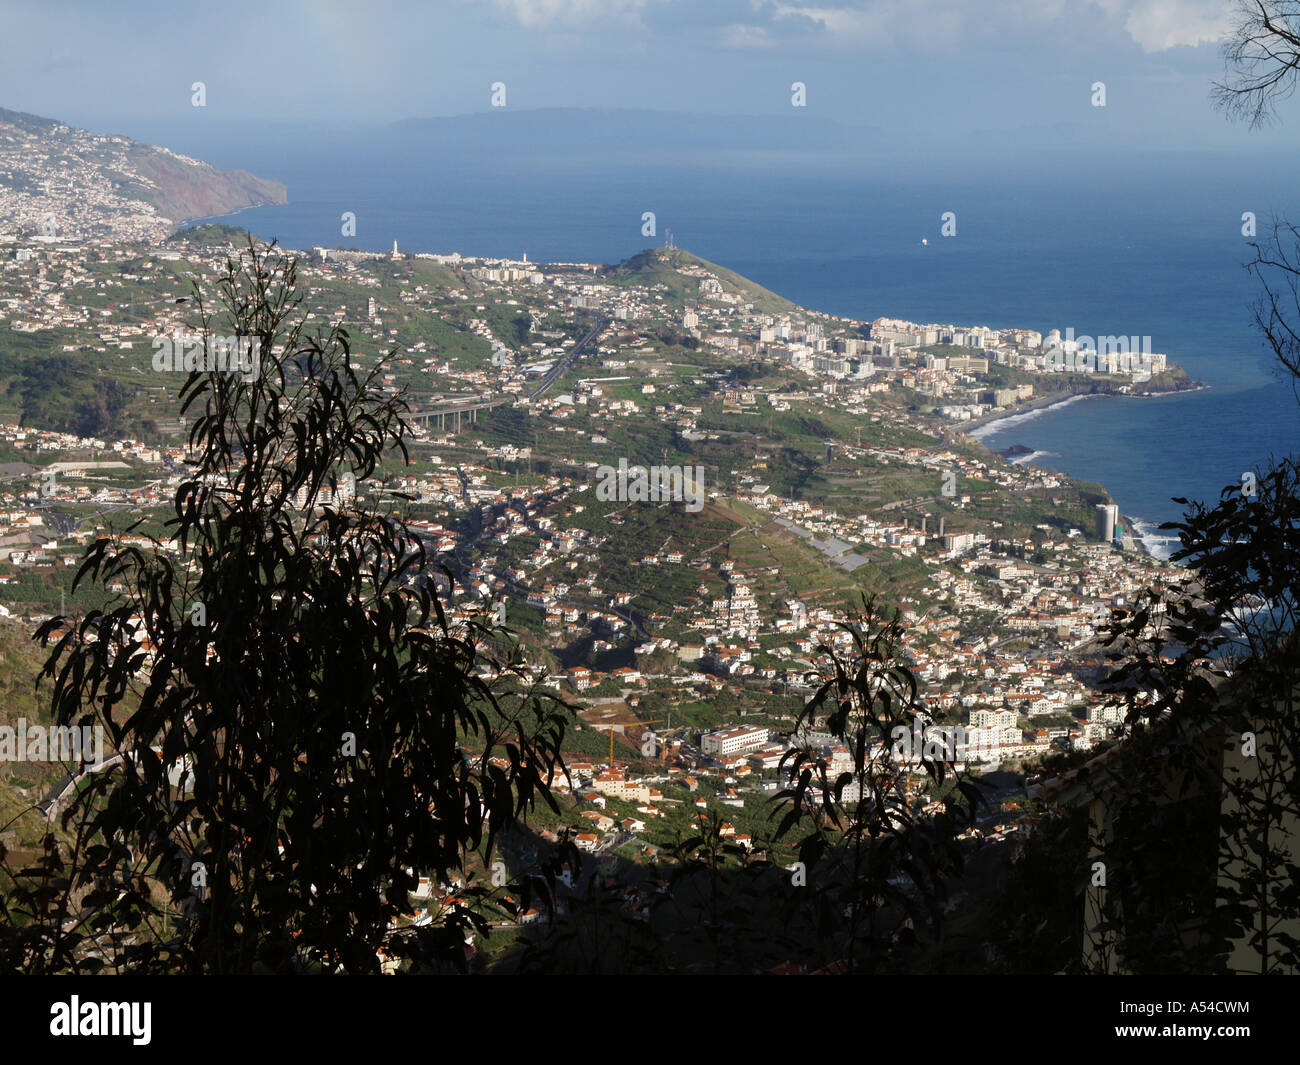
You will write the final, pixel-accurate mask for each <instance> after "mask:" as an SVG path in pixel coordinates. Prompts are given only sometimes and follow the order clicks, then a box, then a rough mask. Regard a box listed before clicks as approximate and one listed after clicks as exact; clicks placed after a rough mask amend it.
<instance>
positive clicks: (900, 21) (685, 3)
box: [492, 0, 1233, 53]
mask: <svg viewBox="0 0 1300 1065" xmlns="http://www.w3.org/2000/svg"><path fill="white" fill-rule="evenodd" d="M492 2H493V6H494V8H495V10H496V11H497V12H498V13H500V14H502V15H504V16H506V17H508V18H512V19H514V20H515V21H517V22H518V23H519V24H521V25H522V26H524V27H525V28H528V29H534V30H542V29H548V28H552V29H568V30H572V29H579V28H582V29H586V28H594V27H597V26H602V27H609V28H615V27H622V28H626V29H635V30H638V31H640V32H649V33H651V34H661V35H664V36H669V35H672V34H680V33H683V32H705V33H709V34H712V35H714V36H715V37H716V39H717V40H718V42H719V43H721V44H722V45H724V46H728V47H735V48H759V49H773V48H780V47H782V46H785V45H789V44H793V43H800V44H802V43H806V42H807V41H808V40H809V39H812V38H821V39H822V40H823V42H824V43H826V44H829V45H833V46H844V47H850V48H856V49H866V50H874V49H902V48H907V49H912V50H916V51H924V52H930V51H941V50H949V49H952V48H961V47H963V46H966V45H969V44H970V43H971V42H972V41H975V40H984V41H988V40H991V39H994V38H996V39H999V40H1014V39H1016V38H1020V37H1027V36H1034V35H1036V34H1038V33H1041V32H1042V31H1043V30H1045V29H1047V28H1049V27H1050V28H1054V29H1055V31H1058V32H1060V33H1062V34H1065V35H1067V36H1071V35H1072V34H1073V32H1074V31H1073V30H1072V29H1071V27H1074V28H1075V29H1078V28H1079V27H1082V26H1093V25H1096V24H1097V23H1098V22H1099V21H1100V23H1101V24H1103V25H1107V24H1108V25H1109V26H1110V27H1111V32H1113V33H1116V34H1124V35H1126V36H1128V37H1129V38H1131V39H1132V40H1133V42H1135V43H1136V44H1137V45H1138V46H1139V47H1141V48H1142V49H1143V51H1145V52H1148V53H1150V52H1161V51H1166V50H1168V49H1170V48H1176V47H1179V46H1184V45H1190V46H1197V45H1201V44H1208V43H1213V42H1215V41H1217V40H1219V39H1220V38H1221V37H1222V36H1223V35H1224V34H1225V33H1226V32H1227V30H1228V28H1229V24H1230V15H1231V11H1232V6H1233V5H1232V0H984V2H981V3H979V4H972V3H971V2H970V0H813V2H811V3H799V2H797V0H796V2H793V3H792V2H790V0H707V2H704V0H492ZM1063 39H1064V38H1063Z"/></svg>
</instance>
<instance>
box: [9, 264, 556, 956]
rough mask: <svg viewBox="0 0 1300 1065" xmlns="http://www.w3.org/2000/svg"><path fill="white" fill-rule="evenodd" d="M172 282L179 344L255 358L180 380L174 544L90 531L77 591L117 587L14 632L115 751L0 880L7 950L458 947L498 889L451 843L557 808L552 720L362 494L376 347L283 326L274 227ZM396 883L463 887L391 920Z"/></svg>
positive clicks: (418, 554)
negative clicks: (202, 273) (192, 341)
mask: <svg viewBox="0 0 1300 1065" xmlns="http://www.w3.org/2000/svg"><path fill="white" fill-rule="evenodd" d="M194 290H195V299H194V305H195V307H196V308H197V312H198V315H199V326H200V330H199V332H200V335H201V336H202V337H204V343H205V349H207V350H209V351H210V350H211V348H212V338H213V337H215V336H227V335H230V334H232V333H233V334H235V335H238V336H241V337H244V338H248V339H249V340H250V341H252V342H254V343H255V344H256V348H255V349H254V351H255V353H256V356H257V357H256V358H255V359H251V360H250V359H248V358H247V356H248V355H249V354H253V353H251V352H250V353H246V361H245V362H244V363H243V364H242V365H241V369H240V370H239V371H238V372H233V373H232V372H225V371H222V370H219V369H218V370H206V371H196V372H194V373H192V374H191V375H190V377H189V378H188V380H187V381H186V384H185V387H184V389H183V391H182V401H183V406H182V413H186V414H188V415H189V416H190V417H191V418H192V419H193V421H192V427H191V430H190V434H189V443H190V451H191V457H190V459H189V462H190V465H191V467H192V472H191V474H190V475H189V476H188V477H187V478H186V480H185V481H184V483H183V484H182V485H181V486H180V487H179V489H178V490H177V492H176V497H175V517H174V518H173V519H171V521H170V522H169V527H170V531H171V536H172V538H173V540H174V544H175V554H173V553H171V552H169V551H168V550H167V549H166V548H165V546H164V545H163V544H162V543H161V542H159V541H157V540H153V541H152V546H151V547H149V548H141V547H138V546H135V545H133V544H128V543H124V542H123V541H122V540H121V539H118V538H103V539H100V540H98V541H97V542H95V543H94V544H92V545H91V546H90V547H89V548H88V549H87V554H86V558H85V560H84V561H83V563H82V565H81V568H80V570H79V571H78V574H77V583H80V582H81V581H91V582H96V583H102V584H105V585H109V584H119V583H120V584H121V585H122V586H123V587H124V589H125V590H124V591H123V592H122V594H121V596H120V597H119V599H118V600H117V601H116V604H115V605H114V606H112V608H110V609H105V610H104V611H94V612H92V613H90V614H89V615H88V616H86V617H85V618H83V619H81V620H79V621H78V622H76V623H75V624H74V625H72V626H71V627H70V628H67V629H64V628H63V619H57V618H56V619H53V620H52V621H50V622H49V623H47V624H45V625H43V626H42V627H41V629H40V630H39V632H38V633H37V636H38V637H39V638H41V639H42V640H44V641H46V642H49V641H50V640H51V639H57V644H56V645H55V646H54V648H53V650H52V651H51V653H50V655H49V659H48V662H47V663H46V667H45V675H46V676H48V677H51V678H53V682H54V683H53V692H52V707H53V711H54V715H55V717H56V719H57V721H58V722H60V723H73V722H84V723H86V724H97V725H102V726H103V728H104V729H105V731H106V733H107V735H108V737H109V738H110V744H111V746H112V747H113V748H115V749H116V750H117V751H119V752H121V753H122V754H123V756H124V757H123V758H122V759H121V760H119V761H117V762H116V763H115V764H113V765H111V766H110V767H108V768H105V769H103V770H101V771H98V772H92V773H89V774H88V775H87V776H86V778H85V780H84V782H83V786H82V787H81V789H80V790H79V791H77V792H76V793H75V794H74V795H73V797H72V798H71V800H70V803H69V805H68V808H67V809H66V811H65V812H64V813H63V815H62V818H63V824H64V826H65V828H67V829H69V831H70V832H71V833H72V842H71V844H64V843H62V842H60V841H59V840H58V839H57V838H56V836H55V835H54V834H53V833H51V834H50V835H49V836H48V838H47V841H46V854H45V857H44V859H43V860H42V861H41V862H39V863H37V864H36V865H35V866H33V867H32V868H30V869H28V870H23V871H19V872H18V873H16V874H13V876H14V883H13V885H12V888H13V890H12V891H11V892H10V895H9V901H8V902H7V903H6V904H5V909H4V912H3V914H2V915H0V917H2V919H0V949H4V954H5V956H4V959H3V960H4V963H5V967H6V968H8V969H23V970H27V971H69V970H71V971H93V970H95V969H97V968H100V967H102V966H104V965H109V966H112V967H114V968H116V969H118V970H136V971H139V970H144V971H186V972H194V971H206V972H218V973H232V972H250V971H274V972H283V971H304V970H306V971H323V972H334V971H348V972H371V971H377V970H378V969H379V968H380V957H379V953H378V952H379V951H380V950H381V949H382V950H383V951H384V952H385V956H386V957H389V958H397V959H401V958H413V959H417V960H420V961H429V962H441V963H450V964H459V965H461V966H463V965H464V964H465V941H466V936H467V933H468V932H470V931H472V930H474V929H478V930H480V931H481V930H484V929H486V927H487V916H486V914H487V913H488V912H490V910H491V909H492V907H493V906H494V905H495V904H496V903H500V904H501V905H502V906H505V905H506V904H505V903H504V900H503V896H504V893H505V891H506V889H507V886H505V885H493V884H487V883H484V882H482V881H481V880H478V879H476V878H475V877H474V876H473V875H472V868H477V867H478V866H477V864H476V863H471V862H470V861H469V859H470V858H471V857H472V856H473V854H474V852H476V851H477V853H478V857H479V858H484V859H486V857H487V856H488V855H489V854H490V853H491V850H492V845H493V841H494V837H495V835H496V834H497V833H499V832H500V831H501V830H502V829H503V828H505V827H506V826H508V825H510V824H512V823H513V822H514V821H515V819H516V818H517V816H518V815H520V814H521V813H522V812H523V811H524V810H525V809H527V808H528V807H529V806H530V805H531V804H533V803H534V802H535V801H536V800H537V799H539V798H541V799H542V800H544V801H546V802H548V803H550V804H551V805H552V806H554V801H553V800H552V799H551V796H550V792H549V785H550V783H551V781H552V780H553V777H554V773H555V772H556V771H557V770H562V769H563V764H562V762H561V761H560V753H559V752H560V744H561V740H562V737H563V733H564V727H565V720H566V716H567V712H566V711H565V709H564V708H563V707H562V705H561V704H559V703H558V701H556V700H554V699H552V698H551V697H549V696H545V695H540V694H538V693H537V692H536V690H535V688H534V687H533V686H532V684H531V677H530V675H529V673H528V670H527V669H526V668H525V667H524V665H523V664H522V662H521V660H520V658H519V656H518V654H517V648H516V647H515V646H514V645H513V643H511V642H510V641H509V640H505V639H504V634H503V633H502V632H501V631H499V630H497V629H495V628H494V627H491V626H489V625H488V624H486V622H484V621H483V620H481V619H476V618H471V619H470V621H469V622H468V623H463V624H460V623H453V621H452V620H450V619H449V617H448V615H447V614H446V612H445V611H444V609H443V606H442V604H441V603H440V601H439V600H438V597H437V593H436V585H435V584H434V582H433V581H432V580H431V579H430V573H429V570H430V566H431V560H430V559H429V558H428V557H427V556H426V554H425V550H424V547H423V545H422V543H421V541H420V540H419V538H418V537H416V536H414V535H412V534H411V532H410V531H409V530H408V528H407V527H406V525H405V523H404V521H403V520H402V519H401V518H400V517H395V516H392V515H391V514H389V513H386V512H380V511H378V510H375V509H371V508H370V507H369V506H368V505H367V504H366V502H365V498H366V493H365V486H366V480H367V478H369V477H370V476H371V475H372V474H373V473H374V472H375V470H376V468H377V466H378V464H379V463H380V461H381V459H383V458H384V457H385V455H386V454H387V453H389V452H392V453H395V454H397V455H400V456H401V457H402V458H403V459H406V448H405V444H404V441H403V436H404V432H405V429H406V424H405V422H404V420H403V417H402V413H403V411H404V409H405V405H404V402H403V400H402V399H401V398H400V397H396V398H395V397H391V396H389V395H387V394H386V393H385V392H384V390H383V389H382V388H380V387H379V386H380V383H381V374H382V372H383V370H384V366H385V364H386V363H387V362H388V359H379V360H376V363H375V365H374V366H373V367H372V368H371V369H370V370H369V371H365V372H362V371H359V370H358V369H357V368H355V367H354V366H353V364H352V361H351V358H350V354H349V339H348V335H347V333H346V331H344V330H343V329H341V328H337V327H335V328H333V329H331V330H330V331H329V332H328V333H321V332H319V331H318V332H317V333H316V334H315V335H309V334H308V333H307V330H306V319H305V315H303V314H302V313H300V312H299V303H300V300H301V297H300V295H299V294H298V287H297V277H296V268H295V262H294V260H293V259H292V258H288V257H285V256H282V255H280V254H279V253H276V252H275V250H274V246H272V247H270V248H266V249H259V248H258V247H257V246H256V245H254V244H253V242H252V241H251V240H250V242H249V246H248V249H247V251H246V252H243V253H241V254H240V256H239V257H238V261H232V260H227V263H226V268H225V272H224V273H223V274H222V275H221V276H220V278H219V279H218V281H217V282H216V290H217V292H216V307H215V308H211V309H210V307H209V303H208V297H207V294H206V293H204V292H203V291H202V290H201V289H200V287H199V285H198V284H197V283H195V285H194ZM213 361H215V360H213ZM249 361H252V362H254V364H255V365H254V366H253V367H249V365H248V362H249ZM211 364H212V363H211V362H209V363H208V365H211ZM353 487H355V488H356V489H358V491H357V492H356V494H355V496H353V494H352V492H351V491H349V489H352V488H353ZM340 489H342V491H340ZM74 587H75V584H74ZM419 875H427V876H429V877H430V878H432V879H433V880H434V882H435V883H438V884H447V883H449V881H450V879H451V878H452V877H453V876H457V875H459V876H460V877H463V878H464V882H463V883H462V884H461V886H460V887H458V888H457V890H456V891H455V893H454V898H449V899H444V901H443V905H441V906H440V908H439V911H438V915H437V919H436V920H433V921H432V922H430V923H429V924H427V925H424V926H422V927H410V926H408V927H404V928H399V927H397V925H398V924H400V922H401V919H402V915H404V914H407V913H409V912H410V911H411V910H412V908H413V906H412V904H411V903H410V901H409V892H411V891H412V890H413V889H414V888H415V887H416V884H417V877H418V876H419ZM507 909H508V907H507ZM499 912H505V911H503V910H499Z"/></svg>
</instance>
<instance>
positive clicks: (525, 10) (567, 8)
mask: <svg viewBox="0 0 1300 1065" xmlns="http://www.w3.org/2000/svg"><path fill="white" fill-rule="evenodd" d="M648 2H650V0H492V6H493V7H494V8H495V9H496V10H497V11H498V12H500V13H501V14H503V15H507V16H509V17H511V18H513V19H515V20H516V21H517V22H518V23H519V24H520V25H521V26H524V27H525V28H526V29H533V30H538V29H546V28H549V27H558V28H565V29H571V28H574V27H579V26H590V25H595V24H600V23H612V24H615V25H617V24H620V23H621V24H624V25H635V24H636V23H637V21H638V15H639V13H640V10H641V9H642V8H643V7H645V6H646V5H647V3H648Z"/></svg>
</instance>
